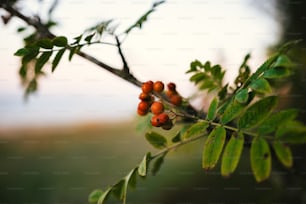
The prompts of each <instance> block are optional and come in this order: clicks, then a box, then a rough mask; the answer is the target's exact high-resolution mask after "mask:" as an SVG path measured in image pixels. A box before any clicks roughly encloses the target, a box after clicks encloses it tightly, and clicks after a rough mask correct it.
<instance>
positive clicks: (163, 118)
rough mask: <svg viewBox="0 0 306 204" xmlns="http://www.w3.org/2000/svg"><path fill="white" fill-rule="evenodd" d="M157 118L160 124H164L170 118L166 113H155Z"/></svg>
mask: <svg viewBox="0 0 306 204" xmlns="http://www.w3.org/2000/svg"><path fill="white" fill-rule="evenodd" d="M157 119H158V121H159V123H160V124H161V125H164V124H166V123H167V122H168V121H169V120H170V118H169V116H168V115H167V114H166V113H161V114H159V115H157Z"/></svg>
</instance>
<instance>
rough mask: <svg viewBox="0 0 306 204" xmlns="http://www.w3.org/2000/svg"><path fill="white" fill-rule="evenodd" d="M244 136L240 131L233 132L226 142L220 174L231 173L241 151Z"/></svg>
mask: <svg viewBox="0 0 306 204" xmlns="http://www.w3.org/2000/svg"><path fill="white" fill-rule="evenodd" d="M243 144H244V136H243V134H242V133H241V132H239V133H238V135H237V134H236V133H234V134H233V135H232V136H231V139H230V140H229V142H228V143H227V145H226V147H225V149H224V153H223V157H222V163H221V174H222V176H226V177H227V176H229V175H230V174H232V173H233V172H234V171H235V169H236V168H237V166H238V163H239V160H240V156H241V152H242V150H243Z"/></svg>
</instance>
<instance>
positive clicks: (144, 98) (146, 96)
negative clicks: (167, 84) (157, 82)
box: [138, 92, 152, 101]
mask: <svg viewBox="0 0 306 204" xmlns="http://www.w3.org/2000/svg"><path fill="white" fill-rule="evenodd" d="M138 98H139V99H140V100H142V101H150V100H151V99H152V98H151V95H150V94H148V93H144V92H142V93H141V94H140V95H139V97H138Z"/></svg>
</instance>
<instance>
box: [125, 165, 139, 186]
mask: <svg viewBox="0 0 306 204" xmlns="http://www.w3.org/2000/svg"><path fill="white" fill-rule="evenodd" d="M137 170H138V167H136V168H134V169H132V170H131V171H130V172H129V173H128V175H126V177H125V188H126V189H127V188H128V186H130V187H132V188H135V187H136V176H137Z"/></svg>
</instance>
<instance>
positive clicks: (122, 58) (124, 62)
mask: <svg viewBox="0 0 306 204" xmlns="http://www.w3.org/2000/svg"><path fill="white" fill-rule="evenodd" d="M115 38H116V43H117V47H118V52H119V55H120V57H121V60H122V62H123V71H124V72H125V73H130V68H129V66H128V64H127V62H126V59H125V57H124V55H123V52H122V49H121V42H120V41H119V38H118V36H115Z"/></svg>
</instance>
